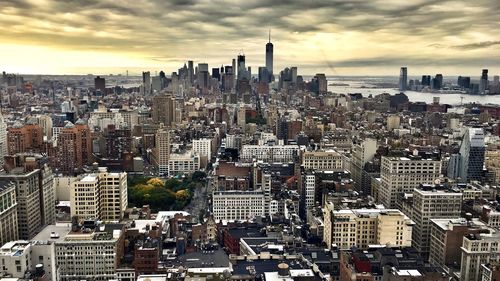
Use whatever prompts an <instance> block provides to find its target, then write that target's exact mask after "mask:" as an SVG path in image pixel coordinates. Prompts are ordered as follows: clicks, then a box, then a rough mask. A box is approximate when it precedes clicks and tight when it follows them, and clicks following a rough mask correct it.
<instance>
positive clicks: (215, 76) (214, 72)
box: [212, 67, 220, 81]
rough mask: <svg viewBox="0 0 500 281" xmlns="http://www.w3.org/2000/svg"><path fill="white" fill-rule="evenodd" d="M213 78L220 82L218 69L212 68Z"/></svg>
mask: <svg viewBox="0 0 500 281" xmlns="http://www.w3.org/2000/svg"><path fill="white" fill-rule="evenodd" d="M212 78H215V79H217V81H220V72H219V68H218V67H216V68H212Z"/></svg>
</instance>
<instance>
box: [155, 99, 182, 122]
mask: <svg viewBox="0 0 500 281" xmlns="http://www.w3.org/2000/svg"><path fill="white" fill-rule="evenodd" d="M175 105H176V103H175V98H174V97H173V96H172V95H171V94H159V95H156V96H154V97H153V104H152V114H151V115H152V117H153V122H155V123H156V124H160V123H163V125H164V126H167V127H170V126H173V125H174V124H175Z"/></svg>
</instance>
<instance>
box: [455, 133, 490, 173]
mask: <svg viewBox="0 0 500 281" xmlns="http://www.w3.org/2000/svg"><path fill="white" fill-rule="evenodd" d="M484 152H485V144H484V132H483V129H481V128H469V129H468V130H467V131H466V132H465V135H464V138H463V140H462V144H461V146H460V170H459V176H460V179H461V181H462V182H467V181H471V180H481V178H482V177H483V165H484Z"/></svg>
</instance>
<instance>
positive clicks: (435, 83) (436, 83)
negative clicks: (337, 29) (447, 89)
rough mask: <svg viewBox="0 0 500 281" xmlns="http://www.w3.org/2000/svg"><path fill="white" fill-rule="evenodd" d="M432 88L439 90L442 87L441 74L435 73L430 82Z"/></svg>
mask: <svg viewBox="0 0 500 281" xmlns="http://www.w3.org/2000/svg"><path fill="white" fill-rule="evenodd" d="M431 86H432V89H433V90H441V88H443V74H436V77H434V79H432V83H431Z"/></svg>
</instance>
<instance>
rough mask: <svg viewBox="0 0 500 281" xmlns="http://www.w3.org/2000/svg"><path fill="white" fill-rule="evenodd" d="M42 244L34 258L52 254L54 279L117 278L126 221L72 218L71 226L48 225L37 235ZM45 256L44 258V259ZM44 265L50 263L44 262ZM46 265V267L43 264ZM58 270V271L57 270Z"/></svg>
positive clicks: (122, 250) (36, 243)
mask: <svg viewBox="0 0 500 281" xmlns="http://www.w3.org/2000/svg"><path fill="white" fill-rule="evenodd" d="M33 241H36V242H35V243H33V244H32V246H33V245H35V246H37V247H39V248H40V249H39V250H38V254H35V250H33V255H34V256H35V260H36V261H37V263H38V261H39V258H40V257H47V256H48V257H50V259H48V260H49V261H51V262H52V261H53V262H54V263H55V264H57V269H56V268H55V267H52V268H53V272H52V276H53V278H52V280H56V277H55V276H56V275H57V280H61V281H70V280H116V279H118V276H117V272H116V269H117V268H118V267H119V265H120V260H121V259H122V258H123V254H124V247H125V225H123V224H110V223H106V224H100V223H98V222H85V224H83V225H82V224H79V223H78V222H73V225H72V226H71V227H68V226H60V225H57V226H56V225H49V226H47V227H46V228H44V229H43V230H42V231H41V232H40V233H39V234H38V235H37V236H36V237H35V238H34V239H33ZM44 260H45V259H44ZM44 266H46V267H49V268H50V265H49V266H47V265H45V263H44ZM44 269H45V267H44ZM56 271H57V272H56Z"/></svg>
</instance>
